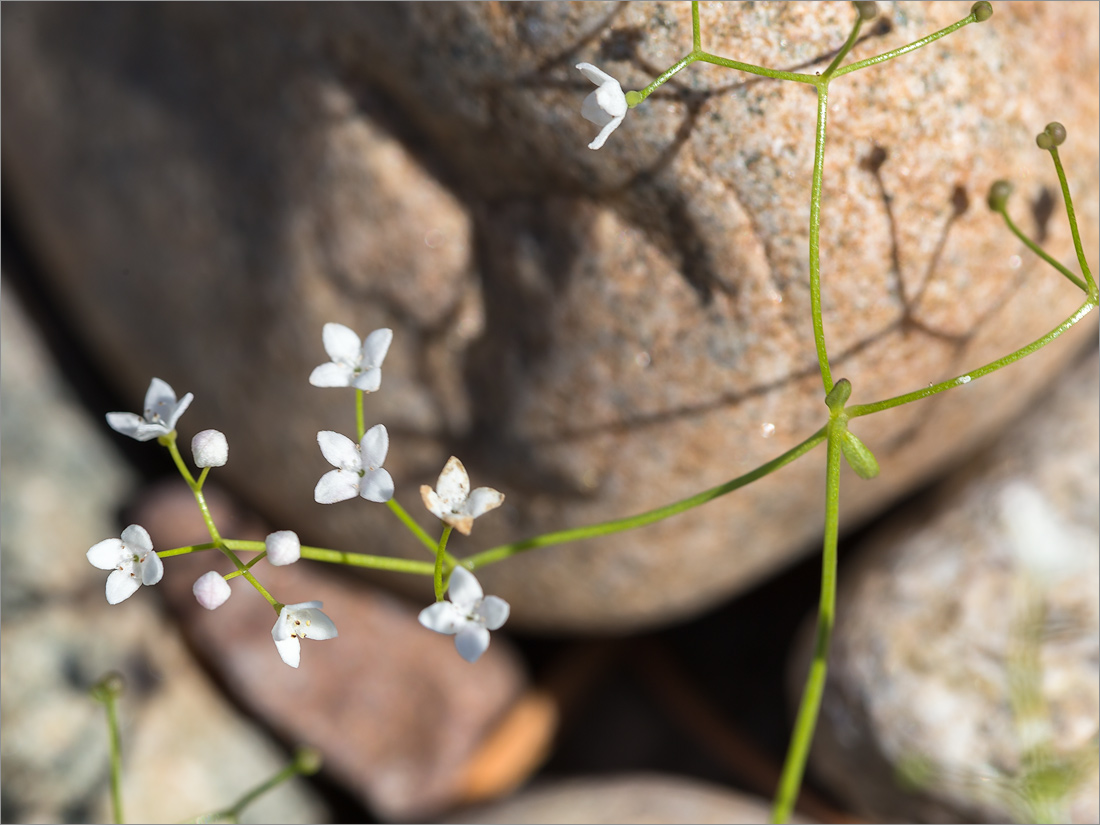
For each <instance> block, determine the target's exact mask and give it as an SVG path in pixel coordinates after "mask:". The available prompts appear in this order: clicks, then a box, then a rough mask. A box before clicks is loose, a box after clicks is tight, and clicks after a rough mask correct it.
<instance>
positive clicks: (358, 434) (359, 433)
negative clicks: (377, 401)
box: [355, 389, 367, 444]
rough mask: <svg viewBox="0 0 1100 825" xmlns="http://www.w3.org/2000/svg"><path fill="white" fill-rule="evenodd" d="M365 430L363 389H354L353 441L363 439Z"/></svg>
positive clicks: (357, 441)
mask: <svg viewBox="0 0 1100 825" xmlns="http://www.w3.org/2000/svg"><path fill="white" fill-rule="evenodd" d="M366 432H367V425H366V419H364V418H363V391H362V390H360V389H357V390H356V391H355V443H356V444H358V443H359V442H360V441H362V440H363V436H364V434H366Z"/></svg>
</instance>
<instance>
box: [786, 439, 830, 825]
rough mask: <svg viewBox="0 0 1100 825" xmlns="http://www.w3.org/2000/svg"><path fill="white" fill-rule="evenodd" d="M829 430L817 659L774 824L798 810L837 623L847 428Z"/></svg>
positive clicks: (796, 726)
mask: <svg viewBox="0 0 1100 825" xmlns="http://www.w3.org/2000/svg"><path fill="white" fill-rule="evenodd" d="M828 430H829V435H828V447H827V457H826V467H827V470H826V481H825V540H824V543H823V547H822V554H821V599H820V603H819V606H818V614H817V637H816V641H815V643H814V657H813V661H812V662H811V663H810V672H809V674H808V676H807V677H806V686H805V687H804V688H803V691H802V701H801V703H800V705H799V708H798V717H797V718H796V719H795V724H794V733H793V734H792V736H791V744H790V747H789V749H788V750H787V759H786V761H785V762H784V764H783V773H782V775H781V776H780V779H779V787H778V789H777V791H776V796H775V803H774V805H773V807H772V822H786V821H787V820H788V819H789V818H790V816H791V812H792V811H793V810H794V805H795V802H796V801H797V799H798V792H799V789H800V788H801V786H802V774H803V773H804V772H805V769H806V759H807V757H808V756H809V753H810V743H811V742H812V741H813V737H814V728H815V727H816V726H817V716H818V711H819V710H820V708H821V696H822V694H823V693H824V691H825V677H826V673H827V670H828V659H829V643H830V641H831V640H832V633H833V622H834V618H835V614H836V561H837V532H838V525H839V521H840V454H841V447H840V442H841V439H842V438H843V437H844V427H843V426H842V425H840V424H838V422H836V421H833V422H831V423H830V424H829V426H828Z"/></svg>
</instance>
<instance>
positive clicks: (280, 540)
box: [264, 530, 302, 567]
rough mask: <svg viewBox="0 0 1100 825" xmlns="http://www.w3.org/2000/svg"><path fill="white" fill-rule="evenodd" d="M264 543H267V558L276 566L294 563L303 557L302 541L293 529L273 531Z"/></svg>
mask: <svg viewBox="0 0 1100 825" xmlns="http://www.w3.org/2000/svg"><path fill="white" fill-rule="evenodd" d="M264 544H265V545H267V560H268V561H269V562H271V563H272V564H274V565H275V566H276V567H281V566H282V565H284V564H294V562H296V561H298V559H300V558H301V557H302V543H301V542H300V541H298V534H297V533H295V532H294V531H293V530H279V531H278V532H276V533H272V534H271V535H269V536H268V537H267V538H266V539H264Z"/></svg>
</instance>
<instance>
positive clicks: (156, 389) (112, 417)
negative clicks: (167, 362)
mask: <svg viewBox="0 0 1100 825" xmlns="http://www.w3.org/2000/svg"><path fill="white" fill-rule="evenodd" d="M194 397H195V396H193V395H192V394H191V393H187V395H185V396H184V397H183V398H181V399H180V400H179V401H177V400H176V391H175V390H173V389H172V388H171V387H170V386H168V384H167V383H166V382H164V381H161V380H160V379H159V378H154V379H153V380H152V381H151V382H150V383H149V389H148V390H146V391H145V412H144V414H143V415H137V414H135V413H128V412H109V413H107V423H108V424H109V425H110V427H111V429H112V430H114V431H115V432H119V433H122V434H123V435H128V436H130V438H134V439H137V440H138V441H151V440H153V439H154V438H159V437H160V436H162V435H168V433H170V432H172V430H174V429H176V422H177V421H179V420H180V416H181V415H183V412H184V410H186V409H187V407H188V406H189V405H190V404H191V401H192V400H193V399H194Z"/></svg>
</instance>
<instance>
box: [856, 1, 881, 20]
mask: <svg viewBox="0 0 1100 825" xmlns="http://www.w3.org/2000/svg"><path fill="white" fill-rule="evenodd" d="M852 5H854V6H855V7H856V11H857V12H859V16H860V17H861V18H862V19H864V20H873V19H874V17H875V15H876V14H878V4H876V3H875V2H874V0H856V2H855V3H853V4H852Z"/></svg>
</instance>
